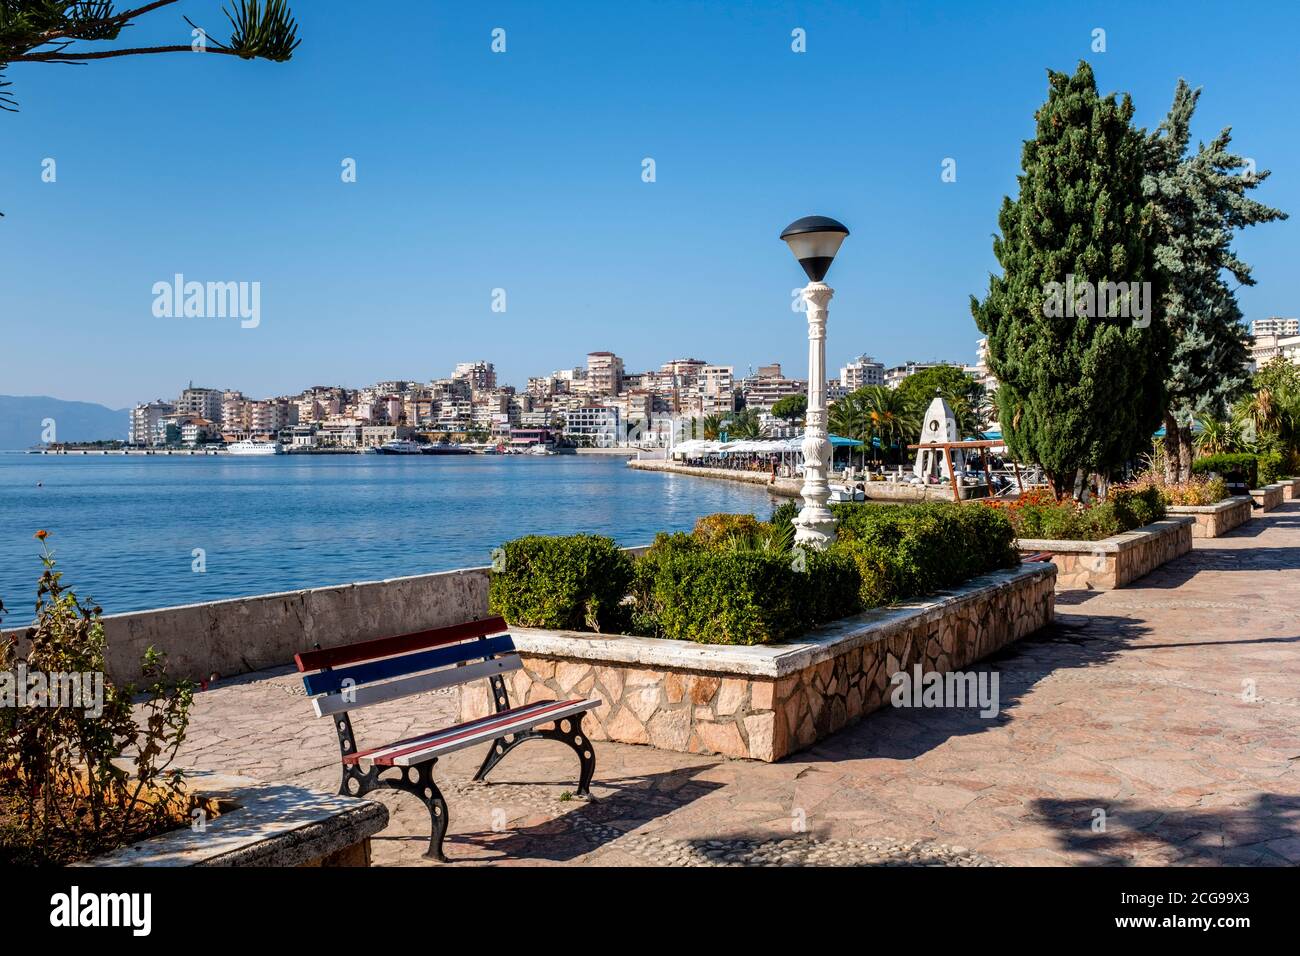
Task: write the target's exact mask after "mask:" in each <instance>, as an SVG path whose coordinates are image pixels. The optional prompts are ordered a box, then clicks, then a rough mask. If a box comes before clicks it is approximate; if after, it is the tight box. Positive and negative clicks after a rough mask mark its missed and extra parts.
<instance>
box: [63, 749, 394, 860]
mask: <svg viewBox="0 0 1300 956" xmlns="http://www.w3.org/2000/svg"><path fill="white" fill-rule="evenodd" d="M187 773H188V776H187V780H188V781H189V785H190V786H191V788H192V789H193V790H194V791H195V792H197V793H199V794H201V795H202V797H203V798H205V799H207V800H215V801H217V802H219V803H220V804H222V805H224V806H228V807H229V809H228V810H225V811H224V812H222V813H221V814H220V815H219V816H216V817H213V818H212V819H211V820H209V821H207V823H206V824H205V826H204V829H203V830H202V831H195V830H193V829H191V828H190V827H185V828H184V829H181V830H173V831H172V832H171V833H164V834H162V835H160V836H156V837H151V838H150V839H148V840H141V841H140V842H139V843H133V844H131V845H130V846H127V847H123V848H122V849H120V850H115V851H114V852H112V853H106V854H104V855H103V856H98V857H95V858H94V859H91V860H87V861H86V862H84V863H81V864H78V865H80V866H313V867H314V866H331V867H332V866H369V865H370V838H371V836H373V835H374V834H375V833H378V832H379V831H380V830H382V829H383V828H384V827H386V826H387V825H388V810H387V808H386V807H385V806H384V805H383V804H382V803H377V802H375V801H374V800H359V799H357V798H356V797H344V796H333V795H329V794H323V793H317V792H315V791H314V790H306V789H304V788H302V787H295V786H291V785H288V784H273V783H262V782H261V781H258V780H253V779H250V778H248V777H236V776H229V775H226V774H216V773H207V772H195V771H188V772H187Z"/></svg>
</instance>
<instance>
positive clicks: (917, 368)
mask: <svg viewBox="0 0 1300 956" xmlns="http://www.w3.org/2000/svg"><path fill="white" fill-rule="evenodd" d="M951 364H952V363H951V362H905V363H903V364H902V365H895V366H894V367H893V368H887V369H885V385H886V386H888V387H889V388H898V386H899V385H901V384H902V382H903V379H905V378H908V377H909V376H912V375H915V374H916V373H917V372H923V371H925V370H926V369H927V368H938V367H939V366H940V365H951Z"/></svg>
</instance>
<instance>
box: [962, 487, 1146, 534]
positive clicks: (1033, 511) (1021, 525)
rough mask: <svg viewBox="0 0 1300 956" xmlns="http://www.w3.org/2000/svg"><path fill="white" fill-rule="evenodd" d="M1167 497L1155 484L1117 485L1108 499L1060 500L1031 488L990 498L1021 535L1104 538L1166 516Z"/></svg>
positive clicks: (987, 505) (991, 504) (990, 506)
mask: <svg viewBox="0 0 1300 956" xmlns="http://www.w3.org/2000/svg"><path fill="white" fill-rule="evenodd" d="M1165 504H1166V502H1165V498H1164V496H1163V495H1162V493H1161V491H1160V489H1159V488H1157V487H1156V486H1154V485H1149V484H1148V485H1141V486H1137V485H1134V486H1113V487H1112V488H1111V489H1110V492H1109V494H1108V495H1107V497H1106V500H1104V501H1094V502H1091V503H1084V502H1082V501H1076V500H1074V499H1071V498H1066V499H1062V500H1060V501H1058V500H1057V499H1056V498H1055V497H1054V496H1053V495H1052V494H1051V492H1049V491H1046V490H1040V491H1031V492H1027V493H1025V494H1023V495H1021V496H1020V497H1019V498H1018V499H1013V500H1010V501H999V500H988V501H986V502H983V507H984V508H986V509H990V510H997V511H1000V512H1002V513H1003V514H1005V515H1006V516H1007V518H1008V519H1009V520H1010V522H1011V525H1012V526H1013V527H1014V528H1015V532H1016V537H1018V538H1027V539H1033V538H1041V539H1047V540H1051V541H1100V540H1101V539H1102V538H1109V537H1110V536H1111V535H1113V534H1121V533H1123V532H1125V531H1132V530H1133V529H1134V528H1141V527H1143V526H1144V525H1148V524H1151V523H1152V522H1153V521H1159V520H1160V519H1162V518H1164V517H1165Z"/></svg>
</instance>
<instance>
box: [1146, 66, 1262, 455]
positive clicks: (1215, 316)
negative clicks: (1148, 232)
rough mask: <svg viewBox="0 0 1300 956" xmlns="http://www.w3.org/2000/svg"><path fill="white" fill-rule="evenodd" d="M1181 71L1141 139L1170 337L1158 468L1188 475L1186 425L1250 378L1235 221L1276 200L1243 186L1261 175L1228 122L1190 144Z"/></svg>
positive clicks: (1213, 413) (1246, 273) (1247, 219)
mask: <svg viewBox="0 0 1300 956" xmlns="http://www.w3.org/2000/svg"><path fill="white" fill-rule="evenodd" d="M1200 95H1201V91H1200V89H1199V88H1198V89H1196V90H1193V89H1192V88H1191V87H1190V86H1188V85H1187V83H1186V81H1184V80H1179V81H1178V88H1177V89H1176V90H1175V91H1174V102H1173V105H1172V106H1171V107H1170V110H1169V115H1168V116H1167V117H1166V119H1165V121H1164V122H1163V123H1161V124H1160V126H1159V128H1158V129H1157V130H1156V131H1155V133H1153V134H1152V135H1151V137H1150V139H1149V140H1148V157H1147V175H1146V178H1145V180H1144V183H1143V185H1144V187H1145V190H1146V194H1147V196H1148V198H1149V199H1150V200H1151V202H1152V204H1153V207H1154V210H1155V225H1156V244H1155V261H1156V266H1157V268H1158V269H1159V270H1160V272H1161V273H1162V274H1163V277H1164V286H1165V301H1164V308H1163V311H1164V313H1165V316H1166V322H1167V325H1168V329H1169V335H1170V338H1171V353H1170V362H1169V371H1168V374H1167V376H1166V380H1165V386H1166V390H1167V393H1168V399H1167V406H1166V410H1165V452H1166V458H1165V476H1166V478H1168V479H1169V480H1170V481H1186V480H1187V479H1188V478H1189V477H1191V466H1192V457H1193V449H1192V425H1193V424H1194V422H1195V421H1196V420H1197V419H1204V418H1219V417H1222V416H1223V415H1225V414H1226V413H1227V410H1228V406H1229V405H1230V404H1231V403H1232V402H1233V401H1234V400H1235V399H1236V398H1237V397H1238V396H1239V395H1240V394H1241V393H1242V392H1243V391H1245V389H1246V388H1247V386H1248V385H1249V383H1250V373H1249V372H1248V371H1247V370H1246V361H1247V358H1248V352H1247V347H1246V338H1245V330H1244V328H1243V327H1242V325H1241V309H1240V308H1239V307H1238V305H1237V296H1236V294H1235V292H1234V291H1233V289H1232V288H1231V287H1230V286H1229V285H1228V283H1227V282H1225V281H1224V275H1225V273H1226V274H1228V275H1231V276H1232V277H1233V279H1235V280H1236V281H1237V282H1238V283H1240V284H1241V285H1254V281H1255V280H1254V278H1253V277H1252V276H1251V270H1250V266H1248V265H1247V264H1246V263H1244V262H1242V261H1241V260H1240V259H1238V258H1237V256H1236V255H1235V254H1234V253H1233V251H1232V236H1233V230H1234V229H1239V228H1243V227H1245V226H1251V225H1255V224H1256V223H1261V222H1270V221H1272V220H1275V219H1285V218H1286V214H1285V213H1283V212H1281V211H1280V210H1277V209H1273V208H1271V207H1269V206H1265V205H1264V204H1263V203H1260V202H1257V201H1255V200H1254V199H1251V198H1249V197H1248V196H1247V195H1246V192H1247V190H1250V189H1254V188H1255V187H1257V186H1258V185H1259V184H1260V183H1261V182H1263V181H1264V180H1265V179H1267V178H1268V175H1269V173H1268V171H1267V170H1264V171H1258V172H1256V171H1255V170H1254V169H1253V168H1252V167H1251V165H1250V164H1248V163H1247V161H1246V160H1245V159H1244V158H1243V157H1241V156H1238V155H1236V154H1234V153H1232V152H1231V151H1230V150H1229V147H1230V146H1231V143H1232V131H1231V129H1230V128H1229V129H1224V130H1223V131H1222V132H1220V133H1219V135H1218V136H1216V137H1215V138H1214V139H1213V140H1212V141H1211V142H1210V143H1209V144H1208V145H1207V144H1205V143H1202V144H1199V146H1198V147H1197V149H1196V151H1195V152H1194V153H1189V151H1188V146H1189V143H1190V141H1191V130H1190V125H1191V119H1192V114H1193V113H1194V112H1195V111H1196V102H1197V100H1198V99H1199V98H1200Z"/></svg>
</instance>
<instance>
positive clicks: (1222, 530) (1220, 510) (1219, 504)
mask: <svg viewBox="0 0 1300 956" xmlns="http://www.w3.org/2000/svg"><path fill="white" fill-rule="evenodd" d="M1251 507H1252V501H1251V497H1250V495H1237V496H1236V497H1233V498H1224V499H1223V500H1222V501H1216V502H1215V503H1214V504H1212V505H1170V506H1169V508H1168V509H1167V510H1168V512H1169V513H1170V514H1171V515H1176V516H1181V515H1186V516H1190V517H1191V519H1192V520H1193V521H1195V522H1196V523H1195V524H1194V525H1192V537H1193V538H1218V537H1220V536H1221V535H1225V534H1227V533H1228V532H1229V531H1231V530H1232V529H1233V528H1235V527H1237V526H1238V525H1241V524H1244V523H1245V522H1247V521H1249V520H1250V511H1251Z"/></svg>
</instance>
